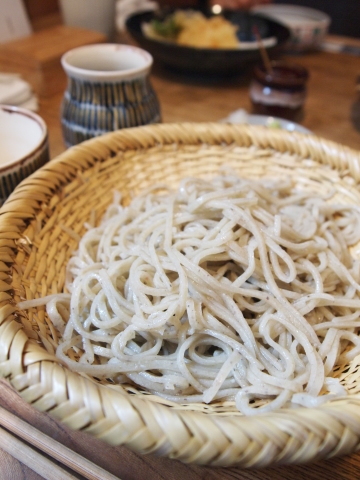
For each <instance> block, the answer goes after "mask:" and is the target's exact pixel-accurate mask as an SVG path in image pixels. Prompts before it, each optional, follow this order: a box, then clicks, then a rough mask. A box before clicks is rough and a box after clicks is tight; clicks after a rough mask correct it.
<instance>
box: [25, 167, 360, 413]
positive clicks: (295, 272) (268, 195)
mask: <svg viewBox="0 0 360 480" xmlns="http://www.w3.org/2000/svg"><path fill="white" fill-rule="evenodd" d="M329 197H330V195H329V196H328V197H327V198H321V197H319V196H318V195H317V194H316V193H310V192H306V191H298V190H297V189H296V188H295V187H294V186H293V185H292V184H291V180H289V181H284V180H281V181H271V180H263V181H250V180H244V179H240V178H236V176H235V175H220V176H218V177H216V178H214V179H213V180H212V181H211V182H208V181H204V180H201V179H196V178H187V179H184V180H183V181H182V183H181V184H180V186H179V188H178V190H177V191H169V190H167V188H166V187H165V186H157V187H156V188H155V187H154V189H152V190H148V191H147V192H145V193H144V194H142V195H140V196H138V197H136V198H135V199H134V200H133V201H132V202H131V204H130V205H129V206H127V207H123V206H121V205H120V201H118V202H116V203H114V204H112V205H111V206H110V207H109V209H108V211H107V213H106V215H105V217H104V219H103V222H102V224H101V225H100V226H99V227H97V228H90V229H89V230H88V232H87V233H86V234H85V235H84V237H83V238H82V239H81V241H80V244H79V248H78V251H77V252H75V254H74V255H73V257H72V258H71V260H70V262H69V264H68V270H67V282H66V288H67V290H68V291H69V292H70V293H69V294H59V295H55V296H52V297H50V298H48V299H47V312H48V314H49V316H50V319H51V320H52V321H53V323H54V325H55V326H56V327H57V328H58V329H59V330H60V331H61V332H62V342H61V343H60V345H59V347H58V349H57V356H58V358H59V359H61V361H63V362H64V363H65V364H67V365H68V366H69V368H71V369H73V370H75V371H78V372H84V373H86V374H88V375H91V376H94V377H97V378H106V379H111V381H113V382H116V383H127V384H129V383H130V384H135V385H137V386H138V387H141V388H143V389H145V390H146V391H148V392H152V393H154V394H156V395H159V396H161V397H164V398H166V399H168V400H171V401H175V402H180V403H189V402H205V403H209V402H211V401H213V400H224V399H227V400H234V401H235V404H236V406H237V408H238V409H239V410H240V412H242V413H243V414H246V415H251V414H254V413H257V412H259V411H260V412H267V411H271V410H274V409H277V408H280V407H283V406H287V407H289V406H290V407H292V406H298V405H302V406H317V405H319V404H320V403H321V402H324V401H327V400H329V399H332V398H336V397H337V396H341V395H345V394H346V391H345V389H344V388H343V387H342V385H341V384H340V382H339V380H338V379H336V378H333V377H332V372H333V370H334V367H335V366H336V365H341V364H346V363H348V362H350V361H351V360H352V359H353V358H354V357H355V356H356V355H357V354H359V353H360V339H359V337H358V335H357V331H358V328H359V327H360V319H359V315H360V297H359V291H360V285H359V281H360V264H359V261H357V260H355V259H353V258H352V257H351V255H350V253H349V246H350V245H353V244H356V243H357V242H359V240H360V208H359V207H358V206H354V205H340V204H336V203H335V202H334V201H333V200H332V198H329ZM118 200H120V199H118ZM30 302H31V301H30ZM20 306H23V307H27V306H30V304H29V303H27V302H23V303H22V305H20ZM259 400H261V402H259ZM259 405H260V407H259ZM254 406H257V407H258V408H254Z"/></svg>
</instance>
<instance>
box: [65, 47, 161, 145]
mask: <svg viewBox="0 0 360 480" xmlns="http://www.w3.org/2000/svg"><path fill="white" fill-rule="evenodd" d="M152 63H153V58H152V56H151V55H150V53H148V52H147V51H145V50H143V49H141V48H138V47H135V46H132V45H120V44H112V43H104V44H95V45H85V46H82V47H78V48H75V49H73V50H70V51H68V52H67V53H65V54H64V55H63V57H62V59H61V64H62V66H63V69H64V71H65V73H66V75H67V77H68V86H67V89H66V91H65V93H64V97H63V102H62V108H61V123H62V130H63V136H64V141H65V144H66V145H67V146H68V147H69V146H72V145H75V144H77V143H80V142H83V141H84V140H88V139H90V138H93V137H95V136H98V135H102V134H104V133H107V132H110V131H113V130H118V129H120V128H127V127H138V126H140V125H147V124H151V123H158V122H160V121H161V112H160V105H159V100H158V98H157V95H156V93H155V91H154V89H153V87H152V85H151V82H150V78H149V74H150V70H151V66H152Z"/></svg>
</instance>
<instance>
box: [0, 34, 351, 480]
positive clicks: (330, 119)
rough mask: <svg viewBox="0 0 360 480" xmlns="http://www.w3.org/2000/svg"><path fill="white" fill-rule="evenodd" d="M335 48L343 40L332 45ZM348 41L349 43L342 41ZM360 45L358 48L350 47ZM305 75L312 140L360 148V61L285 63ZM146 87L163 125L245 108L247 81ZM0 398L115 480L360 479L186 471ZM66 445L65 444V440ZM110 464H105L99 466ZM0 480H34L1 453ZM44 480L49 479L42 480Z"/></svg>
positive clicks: (176, 81)
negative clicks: (356, 109) (358, 109)
mask: <svg viewBox="0 0 360 480" xmlns="http://www.w3.org/2000/svg"><path fill="white" fill-rule="evenodd" d="M330 40H332V41H333V40H336V41H338V42H341V41H343V40H344V39H340V38H337V39H334V38H330ZM345 41H346V42H349V41H350V40H349V39H345ZM353 43H354V44H357V45H359V46H360V41H355V40H354V41H353ZM288 58H291V59H292V60H293V61H296V62H298V63H301V64H302V65H304V66H305V67H307V68H308V69H309V71H310V80H309V88H308V98H307V102H306V112H305V117H304V120H303V122H302V123H303V125H304V126H305V127H307V128H308V129H310V130H312V131H313V132H314V133H315V134H317V135H320V136H323V137H325V138H327V139H331V140H334V141H336V142H339V143H343V144H346V145H348V146H350V147H352V148H355V149H359V148H360V132H359V131H357V130H356V129H355V128H354V126H353V125H352V123H351V119H350V111H351V108H352V104H353V103H354V101H355V99H356V94H355V80H356V77H357V76H358V75H360V57H358V56H355V55H350V54H344V53H328V52H324V51H319V52H314V53H309V54H304V55H298V56H296V57H290V56H288ZM151 80H152V83H153V86H154V88H155V90H156V91H157V93H158V96H159V100H160V103H161V107H162V114H163V121H164V122H182V121H193V122H197V121H217V120H219V119H221V118H223V117H226V116H227V115H228V114H229V113H230V112H232V111H234V110H236V109H239V108H244V109H246V110H248V111H250V109H251V105H250V101H249V97H248V84H249V75H248V74H247V73H245V74H244V75H241V76H238V77H236V78H230V79H220V80H219V79H218V80H210V79H201V80H200V79H195V78H190V77H188V76H184V75H181V76H179V75H175V74H173V73H170V72H167V71H166V70H164V69H162V68H159V67H158V66H155V67H154V69H153V72H152V76H151ZM58 81H59V86H60V87H61V88H59V92H58V93H57V94H55V95H53V96H52V97H44V98H42V97H40V110H39V114H40V115H41V116H42V117H43V118H44V120H45V122H46V123H47V125H48V128H49V137H50V151H51V156H52V157H55V156H57V155H58V154H60V153H61V152H62V151H64V149H65V147H64V144H63V141H62V135H61V128H60V121H59V118H60V104H61V99H62V89H63V88H65V84H66V79H65V75H64V76H63V77H61V78H59V79H58ZM4 395H5V394H4V393H3V394H2V395H0V403H1V402H3V404H4V403H5V404H6V405H7V407H8V408H13V409H14V410H15V411H18V412H19V411H21V409H25V410H26V411H27V415H26V416H25V417H26V418H27V419H28V420H29V421H30V422H32V423H33V424H35V425H36V426H37V427H38V428H42V429H43V430H46V428H45V427H44V425H45V426H46V425H49V424H51V425H52V427H51V428H52V429H53V432H54V436H55V435H56V438H58V439H59V440H60V441H62V442H64V443H67V444H69V445H71V448H74V449H76V450H77V451H79V452H80V453H81V454H83V455H85V456H86V455H88V456H89V457H90V458H91V459H92V460H93V461H94V462H96V463H98V464H104V463H105V465H103V466H106V465H108V468H109V470H111V471H112V473H114V474H116V475H118V476H119V478H121V479H122V480H135V479H137V480H141V479H144V480H165V479H166V480H182V479H184V478H186V479H187V480H201V479H204V480H205V479H206V480H220V479H221V480H226V479H229V480H230V479H237V480H255V479H257V480H280V479H284V480H299V479H307V480H335V479H336V480H339V479H347V480H355V479H357V478H360V453H359V454H353V455H349V456H346V457H343V458H336V459H331V460H327V461H322V462H320V463H315V464H312V465H306V466H280V467H274V468H269V469H264V470H241V469H239V468H236V467H234V468H227V469H212V468H205V467H197V466H186V465H183V464H181V463H179V462H177V461H172V460H168V459H157V458H153V457H151V456H146V457H143V456H141V455H137V454H134V453H132V452H130V451H129V450H127V449H125V448H123V447H118V448H114V447H110V446H107V445H104V444H102V443H101V442H100V441H98V440H96V439H87V440H86V441H84V434H81V433H79V432H76V433H74V434H72V433H69V432H68V431H67V430H66V429H65V428H63V427H62V426H59V425H57V424H56V422H53V421H49V420H48V419H47V418H45V416H44V415H43V414H39V413H37V412H32V413H31V412H30V413H29V409H31V407H28V406H24V405H21V402H20V406H16V402H14V401H13V399H12V398H11V393H10V396H8V397H7V398H4ZM69 439H70V440H71V441H70V440H69ZM107 458H108V459H111V464H110V463H109V462H106V461H105V460H104V459H107ZM0 471H1V479H2V480H17V479H20V478H25V479H27V480H39V479H40V478H42V477H40V476H39V475H38V474H36V473H35V472H33V471H32V470H31V469H29V468H27V467H26V466H24V465H23V464H21V463H20V462H18V461H17V460H15V459H14V458H13V457H11V456H10V455H8V454H6V453H4V452H1V451H0ZM48 480H51V479H48Z"/></svg>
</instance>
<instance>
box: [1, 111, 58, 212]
mask: <svg viewBox="0 0 360 480" xmlns="http://www.w3.org/2000/svg"><path fill="white" fill-rule="evenodd" d="M48 160H49V146H48V132H47V127H46V124H45V122H44V120H43V119H42V118H41V117H39V115H37V114H36V113H34V112H31V111H30V110H26V109H24V108H20V107H14V106H10V105H0V205H1V204H2V203H3V202H4V201H5V200H6V199H7V197H8V196H9V195H10V193H11V192H12V191H13V190H14V188H15V187H16V186H17V185H18V184H19V183H20V182H21V181H22V180H24V178H26V177H28V176H29V175H30V174H31V173H33V172H34V171H35V170H37V169H38V168H39V167H41V166H42V165H44V164H45V163H46V162H47V161H48Z"/></svg>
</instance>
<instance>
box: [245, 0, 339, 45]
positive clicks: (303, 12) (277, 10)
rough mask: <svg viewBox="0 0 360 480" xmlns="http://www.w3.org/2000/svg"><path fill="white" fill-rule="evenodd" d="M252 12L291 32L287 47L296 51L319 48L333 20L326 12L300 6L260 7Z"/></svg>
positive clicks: (278, 5)
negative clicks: (274, 21)
mask: <svg viewBox="0 0 360 480" xmlns="http://www.w3.org/2000/svg"><path fill="white" fill-rule="evenodd" d="M252 12H254V13H257V14H261V15H264V16H266V17H267V18H270V19H272V20H276V21H278V22H280V23H282V24H283V25H285V26H286V27H288V28H289V30H290V32H291V38H290V40H289V41H288V42H287V47H288V48H290V49H291V50H295V51H306V50H312V49H316V48H318V47H319V46H320V45H321V43H322V41H323V39H324V37H325V35H326V33H327V32H328V29H329V26H330V23H331V18H330V17H329V15H327V14H326V13H325V12H322V11H320V10H315V9H313V8H308V7H302V6H299V5H287V4H284V5H283V4H271V5H259V6H257V7H254V8H253V9H252Z"/></svg>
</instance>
